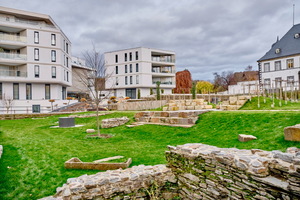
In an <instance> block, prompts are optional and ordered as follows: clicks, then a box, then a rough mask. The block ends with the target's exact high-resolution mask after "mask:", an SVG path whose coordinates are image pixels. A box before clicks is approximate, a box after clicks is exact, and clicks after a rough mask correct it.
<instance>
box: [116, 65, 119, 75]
mask: <svg viewBox="0 0 300 200" xmlns="http://www.w3.org/2000/svg"><path fill="white" fill-rule="evenodd" d="M116 74H119V67H118V66H116Z"/></svg>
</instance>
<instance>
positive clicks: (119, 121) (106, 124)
mask: <svg viewBox="0 0 300 200" xmlns="http://www.w3.org/2000/svg"><path fill="white" fill-rule="evenodd" d="M128 121H129V118H128V117H121V118H110V119H103V120H102V121H101V127H102V128H112V127H117V126H121V125H123V124H125V123H127V122H128Z"/></svg>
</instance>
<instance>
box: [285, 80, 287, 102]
mask: <svg viewBox="0 0 300 200" xmlns="http://www.w3.org/2000/svg"><path fill="white" fill-rule="evenodd" d="M286 92H287V83H285V91H284V103H285V105H287V94H286Z"/></svg>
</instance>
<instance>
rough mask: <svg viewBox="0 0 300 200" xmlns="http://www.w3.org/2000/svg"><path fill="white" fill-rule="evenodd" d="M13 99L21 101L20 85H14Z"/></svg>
mask: <svg viewBox="0 0 300 200" xmlns="http://www.w3.org/2000/svg"><path fill="white" fill-rule="evenodd" d="M13 99H19V83H14V84H13Z"/></svg>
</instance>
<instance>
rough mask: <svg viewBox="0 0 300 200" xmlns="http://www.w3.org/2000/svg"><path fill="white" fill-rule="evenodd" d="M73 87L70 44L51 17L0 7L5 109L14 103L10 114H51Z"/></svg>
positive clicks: (0, 92)
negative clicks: (10, 103)
mask: <svg viewBox="0 0 300 200" xmlns="http://www.w3.org/2000/svg"><path fill="white" fill-rule="evenodd" d="M71 85H72V68H71V42H70V41H69V39H68V38H67V37H66V35H65V34H64V33H63V32H62V31H61V29H60V28H59V27H58V26H57V25H56V24H55V22H54V21H53V20H52V18H51V17H50V16H48V15H44V14H39V13H33V12H27V11H22V10H16V9H10V8H5V7H0V104H1V106H2V108H4V107H6V106H7V105H5V104H7V100H12V101H13V103H12V105H11V108H10V109H9V110H10V112H17V113H22V112H25V113H32V112H49V111H51V110H52V108H53V104H54V105H55V107H60V106H63V104H64V100H65V99H66V96H67V87H69V86H71ZM50 99H51V101H52V102H51V101H49V100H50ZM3 110H5V109H0V113H1V112H2V113H5V112H6V111H3Z"/></svg>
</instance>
